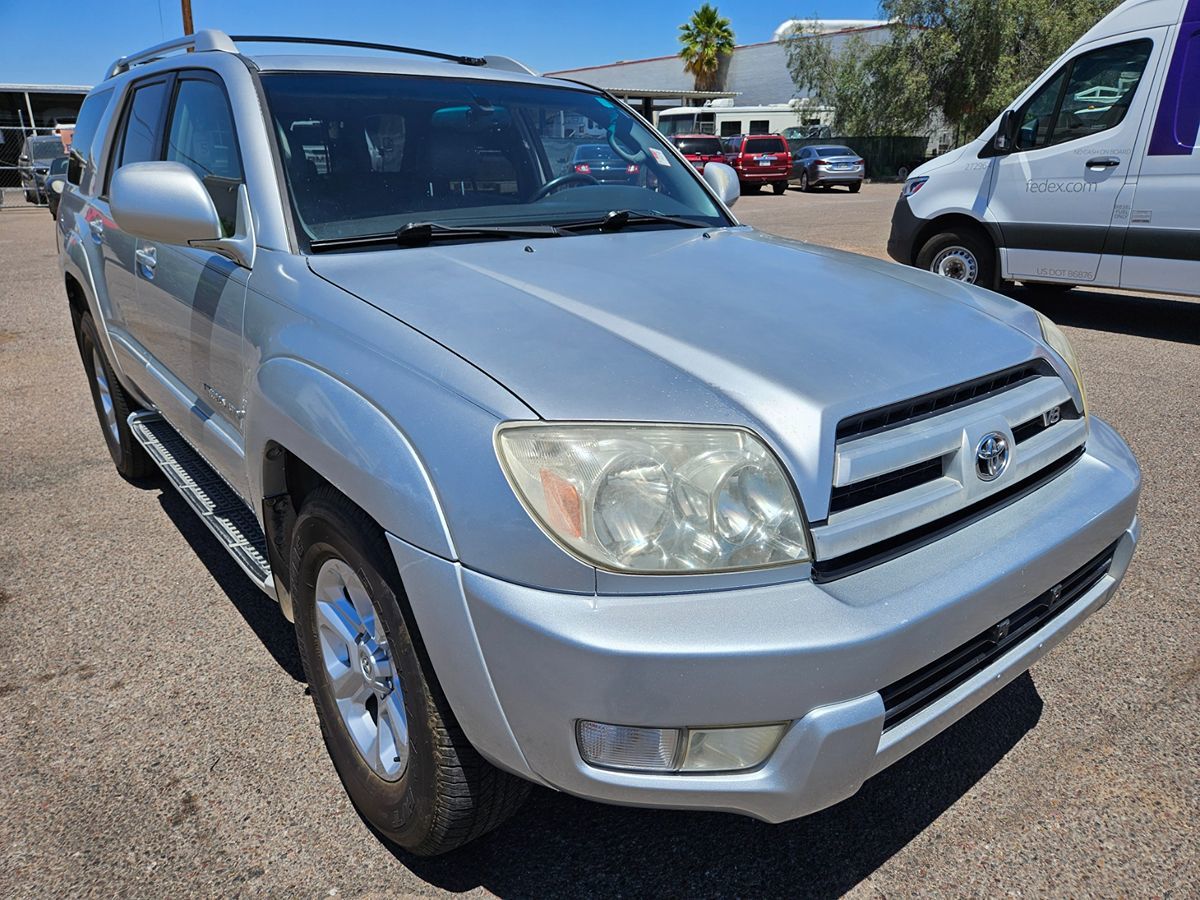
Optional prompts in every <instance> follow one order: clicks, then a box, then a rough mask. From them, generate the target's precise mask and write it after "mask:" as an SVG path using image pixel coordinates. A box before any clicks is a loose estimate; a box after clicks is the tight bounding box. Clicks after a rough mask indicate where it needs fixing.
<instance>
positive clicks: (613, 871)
mask: <svg viewBox="0 0 1200 900" xmlns="http://www.w3.org/2000/svg"><path fill="white" fill-rule="evenodd" d="M1041 710H1042V700H1041V697H1040V696H1039V695H1038V693H1037V689H1036V688H1035V687H1034V683H1033V679H1032V678H1031V677H1030V676H1029V674H1028V673H1025V674H1023V675H1022V676H1020V677H1019V678H1018V679H1017V680H1016V681H1014V682H1013V683H1012V684H1010V685H1009V686H1008V687H1007V688H1005V689H1004V690H1003V691H1001V692H1000V693H999V694H997V695H996V696H995V697H993V698H992V699H991V700H990V701H988V702H987V703H985V704H984V705H983V706H982V707H980V708H979V709H977V710H975V711H974V712H973V713H971V714H970V715H969V716H967V717H966V718H964V719H963V720H962V721H960V722H959V723H957V724H956V725H954V726H953V727H951V728H949V729H948V730H947V731H945V732H943V733H942V734H941V735H939V736H938V737H936V738H934V739H933V740H932V741H930V742H929V743H928V744H926V745H925V746H923V747H921V748H919V749H918V750H916V751H915V752H913V753H912V754H910V755H909V756H908V757H906V758H905V759H903V760H901V761H900V762H898V763H897V764H895V765H894V766H892V767H891V768H890V769H887V770H885V771H884V772H881V773H880V774H879V775H877V776H876V777H875V778H873V779H871V780H870V781H868V782H867V783H866V784H865V785H864V786H863V788H862V790H860V791H859V792H858V793H857V794H856V795H855V796H853V797H851V798H850V799H848V800H846V801H844V802H842V803H840V804H838V805H837V806H834V807H832V808H830V809H827V810H823V811H822V812H819V813H817V814H815V815H812V816H808V817H807V818H803V819H798V820H796V821H794V822H788V823H785V824H782V825H768V824H765V823H762V822H757V821H754V820H752V819H747V818H742V817H738V816H733V815H722V814H716V813H687V812H667V811H656V810H637V809H630V808H624V807H616V806H604V805H601V804H597V803H590V802H587V801H583V800H579V799H576V798H573V797H569V796H566V795H564V794H557V793H554V792H553V791H549V790H545V789H536V790H535V791H534V792H533V795H532V796H531V797H530V799H529V801H528V802H527V804H526V805H525V807H524V808H523V809H522V810H521V812H520V813H518V814H517V816H516V817H514V818H513V819H512V820H510V821H509V822H508V823H507V824H506V825H504V826H503V827H501V828H500V829H499V830H498V831H496V832H494V833H492V834H490V835H486V836H485V837H483V838H481V839H480V840H478V841H476V842H475V843H473V844H469V845H467V846H466V847H464V848H463V849H462V850H461V851H458V852H455V853H451V854H448V855H447V856H444V857H438V858H434V859H423V858H419V857H414V856H412V855H411V854H408V853H405V852H404V851H401V850H398V849H396V848H394V847H389V849H390V850H391V851H392V853H393V855H395V856H396V858H397V859H398V860H400V861H401V862H402V863H403V864H404V865H405V866H407V867H408V868H409V869H410V870H411V871H412V872H413V873H414V874H416V875H417V876H418V877H420V878H422V879H424V880H425V881H426V882H428V883H429V884H431V885H433V886H435V887H438V888H441V889H443V890H448V891H454V892H462V891H468V890H473V889H477V888H480V887H482V888H484V889H486V890H488V891H490V892H492V893H494V894H496V895H497V896H500V897H553V896H568V895H569V896H581V895H582V896H593V895H596V896H599V895H604V896H620V895H630V896H646V895H650V894H657V893H666V894H670V895H672V896H711V895H715V894H719V895H724V896H747V895H750V896H757V897H776V896H778V897H784V896H786V897H798V896H804V897H836V896H840V895H841V894H843V893H845V892H846V891H848V890H849V889H850V888H852V887H854V886H855V885H856V884H858V883H859V882H861V881H862V880H863V879H864V878H866V877H867V876H868V875H870V874H871V873H872V872H874V871H875V870H876V869H877V868H879V867H880V866H881V865H882V864H883V863H884V862H886V861H887V860H888V859H889V858H890V857H891V856H893V855H894V854H895V853H897V852H898V851H900V850H901V849H903V848H904V846H905V845H907V844H908V843H909V842H910V841H911V840H913V838H915V837H917V836H918V835H919V834H920V833H921V832H922V831H924V830H925V828H926V827H927V826H928V825H929V824H930V823H932V822H933V821H934V820H935V819H937V817H938V816H940V815H941V814H942V813H943V812H945V811H946V810H947V809H948V808H949V807H950V806H952V805H953V804H954V803H955V801H957V800H958V799H959V798H960V797H961V796H962V795H963V794H965V793H966V792H967V791H968V790H970V788H971V787H972V786H973V785H974V784H975V783H976V782H977V781H978V780H979V779H980V778H982V777H983V776H984V775H985V774H986V773H987V772H988V771H989V770H991V769H992V767H993V766H995V765H996V763H997V762H999V761H1000V760H1001V759H1002V758H1003V757H1004V755H1005V754H1006V753H1008V751H1009V750H1011V749H1012V747H1013V746H1015V745H1016V744H1017V742H1018V741H1020V740H1021V738H1022V737H1023V736H1024V735H1025V734H1026V733H1027V732H1028V731H1029V730H1030V729H1032V728H1033V727H1034V726H1035V725H1036V724H1037V721H1038V719H1039V718H1040V716H1041ZM385 846H386V845H385Z"/></svg>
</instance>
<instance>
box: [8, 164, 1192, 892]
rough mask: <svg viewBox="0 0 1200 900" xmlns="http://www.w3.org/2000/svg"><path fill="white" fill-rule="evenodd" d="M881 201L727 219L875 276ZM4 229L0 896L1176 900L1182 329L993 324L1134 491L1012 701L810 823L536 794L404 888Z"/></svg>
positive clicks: (1106, 304)
mask: <svg viewBox="0 0 1200 900" xmlns="http://www.w3.org/2000/svg"><path fill="white" fill-rule="evenodd" d="M896 193H897V187H896V185H866V186H865V187H864V189H863V191H862V192H861V193H860V194H857V195H849V194H847V193H845V192H844V191H840V190H839V191H835V192H832V193H816V194H801V193H799V192H797V191H789V192H788V193H787V194H785V195H784V196H781V197H776V196H773V195H771V194H768V193H764V194H761V195H756V196H748V197H745V198H743V199H742V200H741V201H740V203H739V205H738V207H737V209H736V212H737V213H738V214H739V215H740V216H741V217H742V218H743V220H744V221H746V222H747V223H750V224H753V225H756V226H758V227H761V228H763V229H765V230H769V231H772V232H775V233H778V234H782V235H785V236H789V237H798V238H803V239H806V240H811V241H815V242H818V243H824V244H830V245H833V246H838V247H843V248H846V249H850V250H854V251H857V252H861V253H866V254H870V255H873V256H878V257H884V256H885V253H884V243H885V240H886V237H887V228H888V219H889V216H890V213H891V208H892V204H893V202H894V199H895V196H896ZM17 200H18V197H17V196H16V195H10V196H9V198H8V203H7V204H6V205H5V206H4V207H3V208H2V209H0V396H3V398H4V401H3V402H2V403H0V447H2V452H0V521H2V522H3V540H2V541H0V621H2V622H3V628H2V629H0V895H3V896H5V897H12V896H45V895H47V894H50V893H51V892H53V893H54V894H56V895H66V896H80V895H86V894H105V895H110V894H131V895H141V896H169V895H173V894H178V893H182V892H185V891H186V892H196V893H204V894H221V895H228V894H233V893H241V892H246V893H265V894H280V895H285V894H286V895H304V896H317V895H321V896H324V895H327V894H333V893H335V892H336V893H340V894H353V895H360V894H367V895H371V896H389V895H431V894H438V893H441V892H453V893H461V892H472V893H476V894H486V893H491V894H495V895H499V896H504V897H510V896H537V897H546V896H556V895H596V896H615V895H648V894H654V893H661V894H670V895H681V896H682V895H693V896H694V895H758V896H762V895H780V896H784V895H786V896H797V895H821V896H828V895H839V894H842V893H845V892H850V893H852V894H857V895H861V896H872V895H879V896H882V895H893V894H900V893H904V894H908V893H933V892H942V893H951V894H972V895H994V894H998V893H1013V894H1043V895H1044V894H1050V895H1055V896H1079V895H1112V896H1118V895H1126V896H1128V895H1165V894H1169V893H1172V892H1173V893H1174V894H1175V895H1177V896H1189V895H1190V896H1195V895H1196V894H1197V893H1198V892H1200V826H1198V825H1197V821H1198V820H1200V779H1198V775H1197V773H1198V772H1200V740H1198V738H1197V730H1198V729H1197V725H1198V723H1200V649H1198V648H1200V615H1198V614H1200V608H1198V603H1197V597H1198V596H1200V563H1198V560H1200V533H1198V530H1197V525H1196V518H1197V516H1196V510H1197V509H1200V463H1198V462H1197V446H1198V444H1200V440H1198V438H1197V435H1200V411H1198V410H1200V406H1198V403H1197V397H1198V396H1200V302H1197V301H1192V300H1185V299H1178V298H1176V299H1171V298H1164V297H1156V298H1152V297H1135V296H1130V295H1124V294H1118V293H1102V292H1094V291H1083V290H1076V291H1072V292H1070V293H1068V294H1065V295H1063V296H1060V297H1055V298H1054V299H1052V300H1039V299H1036V298H1032V297H1030V296H1029V295H1027V294H1025V293H1023V292H1018V294H1017V295H1018V296H1019V297H1020V299H1022V300H1027V301H1029V302H1032V303H1034V304H1035V305H1037V306H1038V308H1039V309H1041V310H1042V311H1043V312H1046V313H1047V314H1049V315H1050V316H1051V317H1052V318H1054V319H1055V320H1057V321H1058V322H1059V323H1060V324H1062V325H1064V326H1065V329H1066V331H1067V332H1068V333H1069V335H1070V337H1071V339H1072V340H1073V341H1074V342H1075V347H1076V349H1077V351H1078V354H1079V356H1080V358H1081V362H1082V366H1083V369H1084V375H1085V378H1086V382H1087V389H1088V395H1089V400H1090V404H1091V409H1092V411H1093V412H1094V413H1096V414H1098V415H1100V416H1103V417H1104V418H1106V419H1108V420H1109V421H1111V422H1112V423H1113V424H1114V425H1115V426H1116V428H1117V429H1118V430H1119V431H1120V432H1121V434H1122V435H1123V436H1124V437H1125V439H1126V440H1127V441H1128V442H1129V443H1130V445H1131V446H1132V448H1133V450H1134V452H1135V453H1136V454H1137V456H1138V458H1139V460H1140V462H1141V465H1142V468H1143V473H1144V477H1145V486H1144V491H1143V495H1142V501H1141V507H1140V515H1141V520H1142V524H1143V528H1144V534H1143V542H1142V544H1141V547H1140V549H1139V550H1138V553H1137V555H1136V557H1135V558H1134V561H1133V565H1132V567H1131V569H1130V572H1129V575H1128V577H1127V579H1126V581H1125V584H1124V587H1123V588H1122V589H1121V591H1120V592H1119V593H1118V595H1117V596H1116V598H1115V599H1114V601H1113V602H1112V603H1111V604H1109V606H1107V607H1106V608H1105V609H1103V610H1102V611H1101V612H1100V613H1099V614H1097V615H1096V616H1095V617H1094V618H1093V619H1091V620H1090V621H1089V622H1087V623H1086V624H1085V625H1084V626H1083V627H1081V628H1080V629H1079V630H1078V631H1077V632H1076V633H1075V634H1074V635H1073V636H1072V637H1071V638H1070V639H1069V640H1068V641H1067V642H1066V643H1065V644H1064V645H1062V646H1061V647H1059V648H1058V649H1056V650H1055V651H1054V652H1053V653H1052V654H1051V655H1050V656H1048V657H1047V658H1046V659H1045V660H1043V661H1042V662H1040V663H1039V664H1038V665H1037V666H1036V667H1035V668H1034V669H1033V670H1032V672H1031V673H1029V674H1026V675H1024V676H1022V677H1020V678H1019V679H1017V680H1016V681H1015V682H1014V683H1013V684H1011V685H1010V686H1009V687H1008V688H1006V689H1005V690H1003V691H1002V692H1001V693H999V694H998V695H997V696H996V697H994V698H993V699H991V700H990V701H988V702H987V703H985V704H984V705H983V706H982V707H980V708H979V709H978V710H976V711H975V712H974V713H972V714H971V715H969V716H968V717H967V718H965V719H964V720H962V721H961V722H960V723H958V724H957V725H955V726H953V727H952V728H950V729H949V730H948V731H946V732H945V733H943V734H942V735H940V736H939V737H937V738H936V739H934V740H933V741H931V742H930V743H929V744H927V745H925V746H924V747H922V748H920V749H919V750H917V751H916V752H915V753H913V754H912V755H911V756H909V757H908V758H906V759H904V760H902V761H901V762H900V763H898V764H897V765H895V766H894V767H892V768H891V769H889V770H887V771H885V772H884V773H882V774H881V775H879V776H877V777H876V778H875V779H873V780H872V781H870V782H868V783H867V784H866V785H865V786H864V788H863V789H862V790H861V791H860V792H859V794H858V795H856V796H855V797H853V798H851V799H849V800H847V801H845V802H844V803H842V804H840V805H838V806H836V807H834V808H832V809H829V810H826V811H824V812H821V813H819V814H817V815H814V816H811V817H809V818H807V819H803V820H799V821H795V822H791V823H788V824H785V825H780V826H769V825H765V824H761V823H758V822H755V821H751V820H748V819H742V818H735V817H732V816H722V815H715V814H696V813H674V812H654V811H644V810H633V809H624V808H617V807H606V806H600V805H596V804H592V803H587V802H584V801H581V800H576V799H573V798H571V797H567V796H563V795H559V794H554V793H552V792H550V791H548V790H541V789H538V790H535V791H534V793H533V795H532V797H531V799H530V801H529V802H528V804H527V805H526V806H525V808H524V809H523V811H522V812H521V813H520V814H518V816H517V817H516V818H515V819H513V820H512V821H511V822H510V823H508V824H507V825H506V826H505V827H503V828H502V829H501V830H500V831H498V832H496V833H493V834H491V835H488V836H486V837H485V838H483V839H481V840H479V841H477V842H476V843H474V844H471V845H469V846H468V847H467V848H465V849H464V850H462V851H460V852H458V853H456V854H452V855H450V856H447V857H442V858H439V859H434V860H423V859H417V858H413V857H409V856H407V855H404V854H402V853H399V852H396V853H393V852H391V851H390V850H389V849H388V848H387V847H385V846H384V845H383V844H382V843H380V841H379V840H377V839H376V837H375V836H374V835H373V834H372V832H371V831H369V830H368V829H367V827H366V826H365V825H364V824H363V823H362V821H361V820H360V819H359V817H358V816H357V815H356V813H355V811H354V809H353V807H352V806H351V805H350V802H349V800H348V799H347V797H346V795H345V793H344V792H343V790H342V787H341V785H340V784H339V782H338V780H337V776H336V775H335V773H334V770H333V767H332V765H331V764H330V763H329V760H328V758H327V756H326V753H325V750H324V747H323V746H322V743H321V738H320V734H319V731H318V726H317V720H316V716H315V714H314V712H313V708H312V704H311V702H310V701H309V699H308V698H307V697H306V696H305V684H304V679H303V673H302V671H301V668H300V663H299V659H298V656H297V654H296V651H295V646H294V641H293V637H292V630H291V626H290V625H289V624H288V623H287V622H286V621H285V620H284V618H283V617H282V615H281V614H280V613H279V611H278V610H277V609H276V608H275V607H274V606H273V605H272V604H270V603H269V602H268V601H267V600H266V599H265V598H264V597H263V596H262V595H261V594H260V593H259V592H258V591H257V589H256V588H254V587H252V586H251V585H250V584H249V583H248V582H245V581H244V580H243V576H242V575H241V573H240V571H239V570H238V569H237V568H236V566H235V565H234V564H233V563H232V562H231V561H230V560H229V559H228V558H226V557H225V555H224V554H223V553H222V551H221V550H220V548H219V547H218V546H217V544H216V543H215V541H214V540H213V539H212V538H211V537H210V536H209V535H208V532H207V531H206V530H205V529H204V528H203V526H202V525H200V524H198V523H197V522H195V521H193V520H192V518H191V517H190V516H191V514H190V512H189V511H188V509H187V507H186V506H185V504H184V503H183V501H182V500H180V499H179V498H178V497H177V496H176V495H175V494H174V493H173V492H172V491H171V490H170V488H167V487H166V486H165V485H161V484H156V485H152V486H148V487H143V488H138V487H134V486H132V485H129V484H127V483H126V482H124V481H123V480H122V479H121V478H120V477H119V476H118V475H117V474H116V472H115V471H114V470H113V467H112V465H111V462H110V460H109V458H108V455H107V453H106V451H105V448H104V444H103V442H102V440H101V436H100V432H99V429H98V426H97V422H96V417H95V414H94V412H93V410H92V407H91V402H90V399H89V396H88V393H87V388H86V384H85V381H84V377H83V372H82V367H81V365H80V361H79V356H78V354H77V352H76V349H75V345H74V340H73V337H72V335H71V330H70V324H69V317H68V314H67V306H66V301H65V297H64V293H63V290H62V286H61V283H60V281H59V277H58V273H57V268H56V263H55V248H54V239H53V232H52V223H51V221H50V217H49V216H48V215H47V214H46V212H45V210H35V209H33V208H32V207H27V208H19V207H20V206H21V204H19V203H18V202H17ZM14 207H18V208H14ZM746 286H747V290H753V289H754V273H753V272H747V273H746ZM649 287H650V286H648V288H649ZM804 290H805V288H804V285H803V284H802V283H797V284H796V285H795V291H796V298H797V303H796V307H795V308H796V310H797V312H798V314H803V309H804V304H803V297H804ZM796 365H797V366H803V365H804V360H803V359H797V360H796Z"/></svg>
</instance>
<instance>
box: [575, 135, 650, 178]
mask: <svg viewBox="0 0 1200 900" xmlns="http://www.w3.org/2000/svg"><path fill="white" fill-rule="evenodd" d="M571 166H572V167H573V168H574V170H575V171H576V172H578V173H579V174H580V175H591V176H592V177H593V178H595V179H596V181H598V182H600V184H636V183H637V180H638V173H639V172H640V167H639V166H638V164H637V163H631V162H628V161H626V160H624V159H622V158H621V157H620V156H618V155H617V154H616V152H615V151H614V150H613V148H612V147H610V146H609V145H608V144H580V145H579V146H578V147H576V148H575V155H574V156H573V157H572V158H571Z"/></svg>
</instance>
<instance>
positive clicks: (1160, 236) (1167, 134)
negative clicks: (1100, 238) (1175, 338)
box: [1121, 0, 1200, 294]
mask: <svg viewBox="0 0 1200 900" xmlns="http://www.w3.org/2000/svg"><path fill="white" fill-rule="evenodd" d="M1171 51H1172V52H1171V58H1170V60H1169V61H1168V62H1167V63H1166V66H1165V68H1166V74H1165V76H1164V77H1163V87H1162V92H1161V98H1160V99H1159V101H1158V107H1157V110H1156V111H1155V114H1154V119H1153V121H1152V123H1151V125H1150V128H1149V129H1148V130H1147V132H1146V133H1145V134H1143V141H1144V142H1145V143H1144V146H1145V147H1146V150H1145V155H1144V156H1143V157H1142V165H1141V170H1140V171H1139V172H1138V173H1137V187H1136V188H1135V190H1134V193H1133V204H1132V207H1131V208H1130V210H1129V229H1128V231H1127V233H1126V236H1125V244H1124V257H1125V258H1124V260H1123V262H1122V265H1121V287H1126V288H1135V289H1140V290H1152V291H1167V292H1172V293H1185V294H1195V293H1197V292H1200V205H1198V204H1197V203H1196V202H1195V200H1194V199H1193V200H1189V199H1186V198H1197V197H1200V153H1198V152H1197V150H1196V145H1197V144H1198V143H1200V138H1198V133H1200V0H1192V2H1190V3H1189V4H1188V5H1187V6H1186V8H1185V11H1184V15H1183V23H1182V25H1181V26H1180V28H1179V31H1178V32H1177V34H1176V35H1175V36H1174V38H1173V39H1172V41H1171Z"/></svg>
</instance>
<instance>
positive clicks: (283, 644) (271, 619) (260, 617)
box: [146, 479, 307, 682]
mask: <svg viewBox="0 0 1200 900" xmlns="http://www.w3.org/2000/svg"><path fill="white" fill-rule="evenodd" d="M146 486H147V487H154V488H158V489H159V490H160V494H159V496H158V502H159V504H160V505H161V506H162V508H163V512H165V513H166V514H167V517H168V518H169V519H170V520H171V522H172V524H174V526H175V528H176V529H177V530H178V531H179V533H180V534H182V535H183V538H184V540H186V541H187V542H188V546H190V547H191V548H192V552H193V553H195V554H196V557H197V558H198V559H199V560H200V562H202V563H203V564H204V567H205V568H206V569H208V572H209V574H210V575H212V577H213V580H214V581H216V582H217V585H218V587H220V588H221V590H222V591H224V592H225V596H226V597H228V598H229V601H230V602H231V603H232V604H233V607H234V609H236V610H237V611H238V612H239V613H240V614H241V616H242V618H243V619H245V620H246V624H247V625H249V626H250V628H251V630H252V631H253V632H254V633H255V635H257V636H258V639H259V640H260V641H261V642H262V645H263V646H264V647H265V648H266V649H267V652H268V653H270V654H271V657H272V658H273V659H274V660H275V662H276V663H278V664H279V668H281V669H283V671H285V672H287V674H288V675H290V676H291V677H292V678H294V679H295V680H296V681H299V682H305V681H306V680H307V679H305V677H304V667H303V665H302V664H301V662H300V651H299V650H298V649H297V647H296V633H295V629H294V628H293V626H292V623H291V622H289V621H288V620H287V619H285V618H284V617H283V613H282V612H281V611H280V609H279V604H278V603H275V602H274V601H272V600H271V598H270V597H267V596H265V595H264V594H263V592H262V591H260V590H259V589H258V588H256V587H255V586H254V585H253V584H252V583H251V582H250V579H248V578H247V577H246V575H245V573H244V572H242V570H241V569H240V568H238V565H237V563H235V562H234V561H233V559H232V558H231V557H230V556H229V554H228V553H226V552H225V548H224V547H222V546H221V545H220V543H219V542H218V541H217V539H216V538H215V537H213V535H212V533H211V532H209V530H208V528H207V527H205V525H204V523H203V522H201V521H200V520H199V519H198V518H197V517H196V514H195V513H194V512H192V509H191V507H190V506H188V505H187V503H186V502H185V501H184V499H183V498H182V497H180V496H179V494H178V493H176V492H175V489H174V488H172V487H171V486H170V485H169V484H167V483H166V482H165V480H161V479H160V480H157V481H156V482H155V483H154V484H152V485H151V484H147V485H146Z"/></svg>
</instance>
